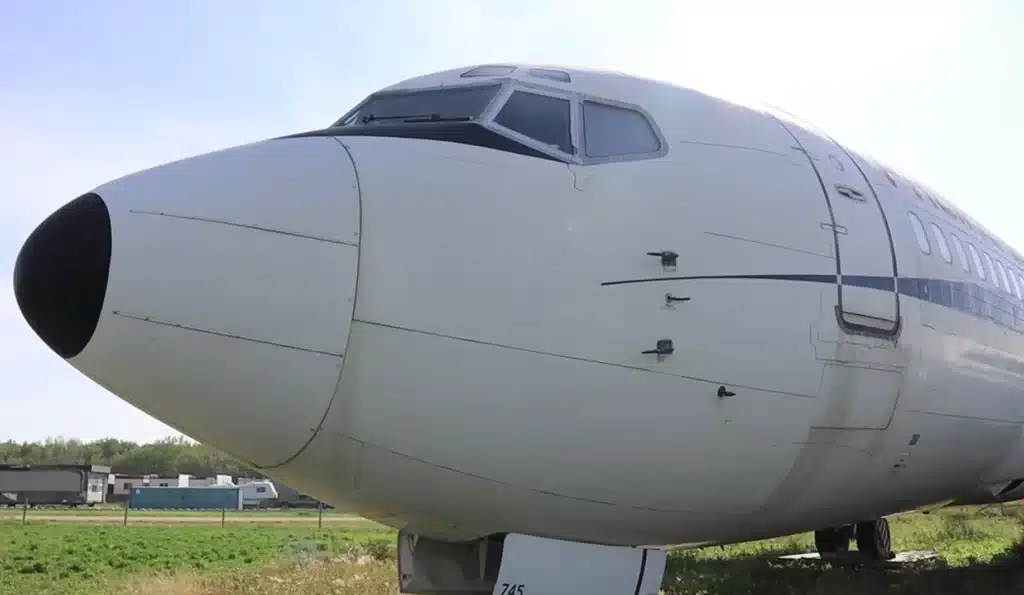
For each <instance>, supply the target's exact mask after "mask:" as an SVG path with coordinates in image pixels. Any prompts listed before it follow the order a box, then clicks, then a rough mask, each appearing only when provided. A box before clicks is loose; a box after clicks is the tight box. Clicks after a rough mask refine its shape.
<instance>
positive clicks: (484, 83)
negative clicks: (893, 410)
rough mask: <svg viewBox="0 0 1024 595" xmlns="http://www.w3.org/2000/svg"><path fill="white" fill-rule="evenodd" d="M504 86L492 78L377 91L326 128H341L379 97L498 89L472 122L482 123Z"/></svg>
mask: <svg viewBox="0 0 1024 595" xmlns="http://www.w3.org/2000/svg"><path fill="white" fill-rule="evenodd" d="M505 86H506V81H505V80H503V79H493V78H492V79H483V78H481V79H480V80H473V81H472V82H468V83H465V84H460V85H432V86H430V87H416V88H413V89H392V90H383V91H377V92H375V93H371V94H369V95H367V96H366V97H364V98H363V100H362V101H360V102H359V103H357V104H356V106H355V107H353V108H352V109H350V110H349V111H347V112H346V113H345V115H343V116H342V117H340V118H338V119H337V120H335V121H334V123H332V124H331V125H330V126H328V128H337V127H340V126H342V125H343V124H342V123H343V122H345V121H346V120H348V119H349V118H351V117H352V116H353V115H355V114H357V113H359V111H360V110H362V109H363V108H364V107H365V106H366V105H367V104H369V103H370V101H372V100H374V99H377V98H379V97H397V96H402V95H415V94H418V93H428V92H431V91H444V90H449V89H451V90H454V89H470V88H474V87H477V88H479V87H498V90H497V92H496V93H495V94H494V96H493V97H491V100H490V102H488V104H487V105H486V106H485V107H484V109H483V110H482V111H481V112H480V115H478V116H476V118H475V119H474V120H473V121H474V122H482V121H484V120H486V119H487V116H486V114H487V113H489V111H490V110H491V108H493V107H494V104H495V102H496V101H498V100H499V99H500V98H501V97H503V95H502V94H503V93H504V92H505Z"/></svg>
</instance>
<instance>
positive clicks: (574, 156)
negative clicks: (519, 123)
mask: <svg viewBox="0 0 1024 595" xmlns="http://www.w3.org/2000/svg"><path fill="white" fill-rule="evenodd" d="M516 91H522V92H524V93H533V94H535V95H543V96H545V97H553V98H556V99H564V100H567V101H568V102H569V140H570V142H571V143H572V150H573V152H572V153H566V152H565V151H562V150H561V149H557V148H555V147H552V146H551V145H548V144H545V143H543V142H541V141H539V140H537V139H535V138H533V137H531V136H526V135H525V134H523V133H521V132H516V131H515V130H512V129H511V128H506V127H504V126H502V125H501V124H498V122H497V121H496V118H497V117H498V113H499V112H500V111H501V110H502V109H504V108H505V104H506V103H508V100H509V98H510V97H512V94H513V93H515V92H516ZM578 96H579V93H574V92H572V91H563V90H561V89H552V88H551V87H545V86H542V85H536V84H532V83H528V82H525V81H521V80H514V79H513V80H508V81H506V82H505V83H504V84H503V86H502V89H501V91H499V92H498V94H497V95H496V96H495V97H494V101H492V102H491V104H490V105H489V106H487V109H486V110H484V113H483V114H481V116H480V121H481V123H482V124H483V125H484V126H486V127H488V128H490V129H491V130H494V131H495V132H498V133H500V134H502V135H504V136H507V137H509V138H511V139H514V140H515V141H516V142H520V143H523V144H524V145H527V146H529V147H531V148H533V149H536V150H538V151H541V152H542V153H545V154H547V155H551V156H552V157H555V158H557V159H560V160H565V161H570V162H572V163H576V164H579V162H580V136H579V135H580V122H579V114H578V113H577V111H578V110H577V109H576V105H575V104H576V102H577V97H578Z"/></svg>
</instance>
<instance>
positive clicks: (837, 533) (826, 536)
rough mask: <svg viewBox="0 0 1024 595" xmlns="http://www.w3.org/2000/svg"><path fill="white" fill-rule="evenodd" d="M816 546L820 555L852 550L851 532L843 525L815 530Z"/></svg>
mask: <svg viewBox="0 0 1024 595" xmlns="http://www.w3.org/2000/svg"><path fill="white" fill-rule="evenodd" d="M814 547H815V549H817V550H818V554H819V555H822V556H824V555H828V554H843V553H846V552H848V551H850V534H849V533H848V532H847V531H846V530H845V528H843V527H832V528H829V529H820V530H818V531H815V532H814Z"/></svg>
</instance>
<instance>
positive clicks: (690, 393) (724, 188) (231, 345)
mask: <svg viewBox="0 0 1024 595" xmlns="http://www.w3.org/2000/svg"><path fill="white" fill-rule="evenodd" d="M83 190H84V189H83ZM14 277H15V279H14V285H15V292H16V295H17V300H18V303H19V305H20V307H21V310H22V312H23V314H24V316H25V318H26V320H27V321H28V323H29V324H30V325H31V326H32V328H33V329H34V330H35V332H36V333H37V334H38V335H39V337H40V338H41V339H42V340H43V341H44V342H45V343H46V344H47V345H48V346H49V347H50V348H51V349H52V350H53V351H54V352H56V353H57V354H58V355H59V356H61V357H62V358H64V359H66V360H67V361H68V362H69V363H70V364H71V365H72V366H74V367H75V368H76V369H77V370H79V371H80V372H81V373H82V374H84V375H86V376H87V377H89V378H91V379H92V380H94V381H95V382H97V383H98V384H100V385H102V386H104V387H106V388H107V389H109V390H110V391H111V392H113V393H114V394H116V395H118V396H119V397H120V398H122V399H124V400H126V401H127V402H129V403H131V404H132V405H134V406H136V407H138V408H139V409H141V410H142V411H145V412H146V413H148V414H150V415H152V416H153V417H155V418H157V419H159V420H162V421H163V422H166V423H167V424H169V425H171V426H173V427H175V428H177V429H179V430H180V431H181V432H183V433H185V434H187V435H189V436H192V437H194V438H196V439H197V440H200V441H203V442H205V443H208V444H211V445H214V446H216V447H218V448H220V449H223V450H224V451H226V452H228V453H231V454H232V455H234V456H236V457H239V458H240V459H242V460H244V461H247V462H248V463H249V464H251V465H252V466H254V467H257V468H259V469H261V470H262V471H263V472H264V473H265V474H266V475H268V476H269V477H271V478H275V479H279V480H280V481H282V482H284V483H286V484H288V485H291V486H294V487H296V488H297V489H301V490H302V491H304V492H306V493H309V494H311V495H312V496H314V497H316V498H317V499H320V500H323V501H326V502H328V503H330V504H332V505H334V506H337V507H338V508H342V509H345V510H349V511H353V512H355V513H358V514H360V515H362V516H365V517H367V518H370V519H373V520H376V521H379V522H381V523H385V524H387V525H390V526H392V527H396V528H398V529H399V530H400V533H399V537H398V544H399V567H398V572H399V581H400V584H401V588H402V590H403V592H406V593H435V592H446V593H449V592H455V591H459V592H467V593H468V592H480V593H495V594H498V595H533V594H544V595H558V594H569V593H571V594H573V595H575V594H578V593H587V594H588V595H599V594H608V595H620V594H630V595H640V594H650V593H655V592H656V591H657V589H658V587H659V584H660V582H661V579H662V575H663V571H664V564H665V550H666V548H668V547H692V546H699V545H704V544H718V543H731V542H740V541H747V540H754V539H759V538H765V537H771V536H778V535H785V534H791V533H795V532H801V531H808V530H815V531H816V534H815V535H816V543H817V547H818V548H819V550H821V551H822V552H837V551H844V550H847V549H848V548H851V547H853V543H855V545H856V547H857V549H859V550H861V551H862V552H865V553H866V554H868V555H870V556H873V557H876V558H887V557H889V556H890V555H891V552H890V540H889V529H888V523H887V521H886V520H885V519H886V517H887V516H890V515H893V514H898V513H900V512H903V511H907V510H911V509H914V508H918V507H921V506H926V505H933V504H936V503H943V502H949V501H954V500H955V501H959V502H982V501H1002V500H1011V499H1016V498H1020V497H1021V496H1024V486H1022V483H1024V440H1022V422H1024V398H1022V397H1021V394H1024V299H1022V298H1024V295H1022V290H1024V260H1022V258H1021V256H1020V254H1019V253H1018V252H1017V251H1016V250H1014V249H1012V248H1011V247H1010V246H1008V245H1007V244H1006V243H1004V242H1002V241H1000V240H999V238H997V237H995V236H994V235H993V234H992V233H989V232H988V231H986V229H985V228H984V227H982V226H981V225H980V224H978V223H977V222H976V221H975V220H974V219H972V218H971V217H969V216H968V215H967V214H966V213H965V212H964V211H962V210H961V209H959V208H957V207H956V206H954V205H953V204H952V203H950V202H949V201H947V200H946V199H945V198H943V197H941V196H939V195H938V194H937V193H936V192H935V191H933V190H931V189H929V188H928V187H927V186H926V185H924V184H921V183H917V182H915V181H913V180H911V179H908V177H906V176H901V175H900V174H898V173H896V172H895V171H893V170H891V169H888V168H885V167H883V166H882V165H880V164H879V163H878V162H876V161H874V160H872V159H870V158H869V157H867V156H865V155H864V154H862V153H858V152H855V151H854V150H852V149H851V148H850V147H846V146H842V145H840V144H837V142H835V141H834V140H832V139H831V138H830V137H829V136H827V135H826V134H825V133H823V132H821V131H820V130H817V129H815V128H814V127H813V126H811V125H810V124H807V123H805V122H802V121H800V120H798V119H796V118H794V117H792V116H790V115H788V114H786V113H784V112H782V111H781V110H777V109H774V108H762V107H752V106H746V105H740V104H737V103H733V102H729V101H726V100H724V99H721V98H716V97H713V96H711V95H708V94H705V93H701V92H699V91H696V90H693V89H689V88H683V87H679V86H675V85H671V84H666V83H662V82H657V81H651V80H647V79H642V78H636V77H632V76H628V75H625V74H620V73H611V72H600V71H591V70H580V69H571V68H560V67H551V66H544V67H540V66H531V65H501V64H498V65H483V66H476V67H465V68H458V69H452V70H447V71H444V72H438V73H433V74H428V75H425V76H421V77H417V78H413V79H410V80H406V81H404V82H401V83H398V84H395V85H393V86H391V87H388V88H385V89H381V90H379V91H377V92H375V93H373V94H371V95H370V96H369V97H367V98H366V99H365V100H364V101H363V102H361V103H360V104H358V105H357V106H355V107H354V108H353V109H352V110H351V111H349V112H348V113H346V114H345V115H344V116H343V117H341V118H340V119H339V120H337V122H335V123H334V124H332V125H330V126H327V127H326V128H324V129H322V130H314V131H310V132H302V133H298V134H292V135H289V136H285V137H281V138H274V139H268V140H264V141H261V142H255V143H252V144H247V145H243V146H238V147H234V148H229V149H225V150H222V151H218V152H214V153H210V154H206V155H201V156H197V157H192V158H189V159H185V160H181V161H176V162H173V163H169V164H165V165H161V166H159V167H155V168H153V169H148V170H145V171H142V172H138V173H134V174H131V175H128V176H125V177H123V178H120V179H117V180H114V181H111V182H108V183H106V184H103V185H101V186H99V187H98V188H95V189H94V190H92V191H91V192H88V193H86V194H83V195H82V196H80V197H78V198H76V199H74V200H72V201H71V202H69V203H68V204H66V205H65V206H63V207H61V208H60V209H58V210H57V211H56V212H55V213H53V214H52V215H50V216H49V217H48V218H47V219H46V220H45V221H43V222H42V223H41V224H40V225H39V227H38V228H37V229H36V230H35V231H33V232H32V234H31V235H30V236H29V237H28V239H27V240H26V242H25V244H24V246H23V247H22V249H21V252H20V254H19V256H18V260H17V265H16V270H15V275H14ZM851 542H853V543H851Z"/></svg>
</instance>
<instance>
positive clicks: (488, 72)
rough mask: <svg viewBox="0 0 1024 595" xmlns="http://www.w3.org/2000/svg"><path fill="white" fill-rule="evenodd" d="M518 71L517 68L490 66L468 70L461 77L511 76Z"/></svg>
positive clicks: (499, 65) (498, 65)
mask: <svg viewBox="0 0 1024 595" xmlns="http://www.w3.org/2000/svg"><path fill="white" fill-rule="evenodd" d="M515 71H516V67H515V66H504V65H501V64H489V65H487V66H477V67H476V68H473V69H470V70H467V71H466V72H463V73H462V74H460V75H459V76H460V77H462V78H472V77H475V76H503V75H509V74H512V73H513V72H515Z"/></svg>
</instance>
